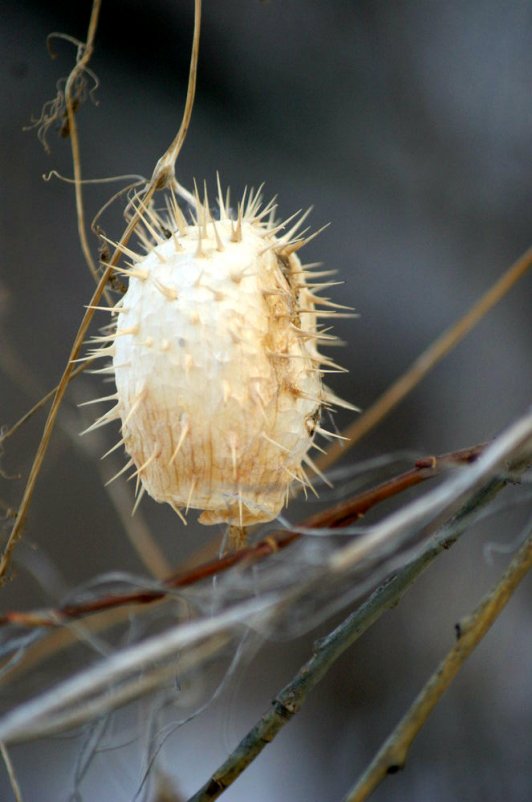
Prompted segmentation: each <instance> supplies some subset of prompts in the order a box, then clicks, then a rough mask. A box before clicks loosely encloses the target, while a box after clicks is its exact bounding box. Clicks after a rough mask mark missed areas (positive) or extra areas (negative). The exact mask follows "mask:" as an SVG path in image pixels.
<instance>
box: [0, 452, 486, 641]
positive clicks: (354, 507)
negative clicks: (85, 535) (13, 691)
mask: <svg viewBox="0 0 532 802" xmlns="http://www.w3.org/2000/svg"><path fill="white" fill-rule="evenodd" d="M482 450H483V446H473V447H471V448H465V449H462V450H460V451H455V452H452V453H449V454H443V455H442V456H440V457H434V456H431V457H424V458H422V459H419V460H417V462H416V463H415V465H414V467H413V468H412V469H411V470H409V471H405V472H404V473H402V474H399V475H398V476H395V477H393V478H392V479H389V480H387V481H386V482H382V483H381V484H379V485H377V486H376V487H373V488H371V489H369V490H365V491H363V492H362V493H359V494H358V495H356V496H354V497H353V498H351V499H349V500H347V501H344V502H342V503H341V504H339V505H337V506H335V507H332V508H330V509H328V510H325V511H324V512H321V513H318V514H317V515H313V516H312V517H310V518H307V519H306V520H305V521H304V522H303V523H302V524H301V527H300V528H301V529H302V530H307V529H320V528H323V529H329V528H330V529H336V528H339V527H342V526H348V525H349V524H350V523H352V522H353V521H356V520H358V519H359V518H360V517H361V516H363V515H364V514H365V513H366V512H368V511H369V510H370V509H371V508H372V507H374V506H376V505H377V504H379V503H382V502H383V501H386V500H387V499H390V498H393V497H394V496H396V495H397V494H399V493H401V492H403V491H405V490H407V489H408V488H411V487H415V486H416V485H417V484H419V483H420V482H423V481H426V480H427V479H431V478H433V477H435V476H437V475H438V474H439V473H441V472H442V471H443V470H445V468H449V467H450V466H452V465H453V464H454V465H459V464H462V465H465V464H469V463H472V462H474V461H475V460H476V459H477V458H478V456H479V455H480V454H481V453H482ZM300 537H301V534H300V532H298V531H294V532H291V531H281V532H273V533H272V534H270V535H269V536H268V537H266V538H264V539H263V540H261V541H259V542H258V543H256V544H254V545H253V546H247V547H244V548H241V549H239V550H238V551H236V552H235V551H233V552H228V553H227V554H225V555H224V556H223V557H220V558H218V559H215V560H210V561H208V562H206V563H202V564H200V565H198V566H195V567H193V568H190V569H187V570H182V571H180V572H179V573H178V574H174V575H173V576H171V577H168V578H167V579H166V580H165V581H164V582H163V583H162V586H161V587H160V588H157V589H152V588H145V589H144V590H138V591H134V592H132V593H128V594H120V595H116V596H112V595H109V596H104V597H102V598H99V599H93V600H91V601H87V602H82V603H80V604H69V605H67V606H64V607H59V608H54V609H51V610H43V609H42V608H41V609H39V610H38V611H29V612H23V611H13V612H7V613H5V614H3V615H2V616H0V626H3V625H6V624H16V625H18V626H27V627H54V628H55V627H58V626H62V625H63V624H64V623H66V622H67V621H69V620H74V619H77V618H80V617H82V616H86V615H91V614H94V613H99V612H102V611H104V610H111V609H113V608H116V607H124V606H127V605H132V604H135V605H137V604H150V603H152V602H155V601H160V600H161V599H163V598H164V597H165V596H166V595H167V594H168V592H170V591H171V590H174V589H177V588H185V587H190V586H191V585H194V584H196V583H197V582H200V581H202V580H205V579H208V578H209V577H212V576H216V575H217V574H220V573H223V572H224V571H228V570H229V569H230V568H232V567H233V566H235V565H239V564H246V563H248V564H249V565H251V564H254V563H256V562H257V561H258V560H262V559H265V558H267V557H269V556H270V555H272V554H276V553H277V552H279V551H281V550H282V549H285V548H286V547H287V546H289V545H290V544H291V543H293V542H294V541H295V540H297V539H298V538H300ZM156 567H157V568H159V567H160V563H159V562H157V563H156Z"/></svg>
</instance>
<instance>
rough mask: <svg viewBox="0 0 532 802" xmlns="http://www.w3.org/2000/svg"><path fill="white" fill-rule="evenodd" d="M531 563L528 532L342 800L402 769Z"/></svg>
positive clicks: (353, 799) (360, 796)
mask: <svg viewBox="0 0 532 802" xmlns="http://www.w3.org/2000/svg"><path fill="white" fill-rule="evenodd" d="M531 566H532V535H529V536H528V538H527V540H526V541H525V543H524V544H523V546H522V547H521V549H520V550H519V552H518V553H517V554H516V556H515V557H514V559H513V560H512V562H511V563H510V565H509V566H508V568H507V570H506V571H505V572H504V574H503V576H502V578H501V579H500V581H499V582H498V583H497V585H496V586H495V587H494V588H493V589H492V590H491V592H490V593H488V594H487V596H485V597H484V599H483V600H482V601H481V603H480V604H479V606H478V607H477V608H476V609H475V610H474V612H473V613H472V614H471V615H470V616H468V617H467V618H465V619H464V620H462V621H461V622H460V624H459V628H458V640H457V642H456V644H455V645H454V646H453V648H452V649H451V650H450V652H449V653H448V654H447V656H446V657H445V659H444V660H443V661H442V662H441V663H440V665H439V666H438V668H437V669H436V671H435V672H434V674H433V675H432V677H431V678H430V679H429V681H428V682H427V684H426V685H425V687H424V688H423V689H422V691H421V692H420V693H419V695H418V697H417V698H416V699H415V701H414V703H413V704H412V706H411V707H410V709H409V710H408V712H407V713H406V715H405V716H404V718H403V719H402V720H401V721H400V722H399V724H398V725H397V727H396V728H395V729H394V731H393V732H392V733H391V735H390V736H389V737H388V738H387V739H386V741H385V742H384V744H383V745H382V747H381V749H380V750H379V751H378V752H377V754H376V755H375V757H374V759H373V760H372V762H371V763H370V765H369V766H368V768H367V769H366V771H365V772H364V774H363V775H362V777H361V778H360V780H359V781H358V783H357V784H356V785H355V786H354V788H352V790H351V791H350V792H349V793H348V795H347V796H346V798H345V802H362V800H364V799H367V798H368V796H369V795H370V794H371V793H372V791H373V790H374V789H375V788H376V787H377V785H379V783H380V782H381V781H382V780H383V779H384V777H386V775H387V774H393V773H395V772H396V771H399V770H400V769H401V768H403V766H404V764H405V762H406V758H407V755H408V752H409V750H410V747H411V745H412V742H413V740H414V738H415V737H416V735H417V734H418V733H419V731H420V730H421V728H422V727H423V725H424V724H425V722H426V721H427V719H428V717H429V716H430V714H431V713H432V711H433V710H434V708H435V707H436V705H437V704H438V702H439V701H440V699H441V697H442V696H443V694H444V693H445V691H446V690H447V688H448V687H449V685H450V684H451V682H452V681H453V679H454V678H455V677H456V675H457V674H458V672H459V671H460V669H461V667H462V665H463V663H464V662H465V660H466V659H467V658H468V657H469V655H470V654H471V652H472V651H473V650H474V649H475V647H476V646H477V645H478V644H479V643H480V641H481V640H482V638H483V637H484V635H485V634H486V632H487V631H488V630H489V629H490V627H491V625H492V624H493V623H494V621H495V620H496V619H497V617H498V616H499V614H500V613H501V612H502V611H503V609H504V608H505V606H506V604H507V602H508V601H509V599H510V597H511V595H512V593H513V592H514V590H515V589H516V588H517V586H518V585H519V583H520V582H521V580H522V579H523V578H524V577H525V575H526V574H527V572H528V570H529V569H530V567H531Z"/></svg>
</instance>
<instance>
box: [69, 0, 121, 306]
mask: <svg viewBox="0 0 532 802" xmlns="http://www.w3.org/2000/svg"><path fill="white" fill-rule="evenodd" d="M100 8H101V0H93V3H92V10H91V16H90V20H89V28H88V31H87V39H86V41H85V43H84V44H83V45H82V46H81V47H80V48H79V49H78V58H77V59H76V64H75V66H74V68H73V69H72V71H71V73H70V75H69V76H68V78H67V82H66V84H65V107H66V113H67V118H68V135H69V139H70V148H71V151H72V166H73V169H74V190H75V196H76V217H77V224H78V236H79V241H80V244H81V250H82V252H83V256H84V258H85V261H86V263H87V267H88V268H89V271H90V273H91V275H92V277H93V279H94V281H95V282H96V283H98V278H99V276H98V268H97V266H96V263H95V261H94V259H93V256H92V254H91V249H90V247H89V243H88V240H87V229H86V225H85V211H84V203H83V184H82V180H81V158H80V150H79V137H78V127H77V124H76V109H75V103H74V101H75V89H76V83H77V81H78V80H79V79H80V78H81V76H82V74H83V72H84V70H85V69H86V68H87V66H88V64H89V62H90V60H91V58H92V54H93V51H94V37H95V36H96V29H97V27H98V18H99V15H100ZM103 295H104V297H105V300H106V302H107V304H108V305H109V306H112V304H113V300H112V298H111V295H110V294H109V292H108V290H107V289H105V290H104V292H103Z"/></svg>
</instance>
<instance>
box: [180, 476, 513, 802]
mask: <svg viewBox="0 0 532 802" xmlns="http://www.w3.org/2000/svg"><path fill="white" fill-rule="evenodd" d="M505 484H506V483H505V482H504V481H503V480H499V479H495V480H493V481H492V482H491V483H490V484H489V485H488V487H487V488H486V489H485V490H483V491H482V493H479V494H477V496H476V497H475V498H474V499H472V500H471V501H470V502H469V503H468V504H467V505H466V507H464V509H463V511H462V512H461V513H460V514H458V515H457V516H456V518H455V519H454V520H453V521H452V522H451V523H450V524H449V525H447V526H446V527H444V529H443V530H442V531H441V532H440V533H439V534H438V535H437V536H436V537H435V538H434V539H433V541H432V542H431V543H430V544H429V546H428V547H427V548H426V549H425V550H424V551H423V552H422V553H421V555H420V556H419V557H417V558H416V559H415V560H413V561H412V562H411V563H409V564H408V565H406V566H405V567H404V568H402V569H401V570H400V571H398V572H397V573H396V574H395V576H393V577H392V578H391V579H389V580H388V581H386V582H384V583H383V584H382V585H381V586H380V587H379V588H377V589H376V590H375V591H374V592H373V593H372V594H371V595H370V596H369V598H368V599H367V600H366V601H365V602H364V603H363V604H362V605H361V606H360V607H358V608H357V609H356V610H355V611H354V612H352V613H351V614H350V615H348V616H347V618H346V619H345V620H344V621H342V622H341V624H339V626H337V627H336V628H335V629H334V630H333V631H332V632H330V633H329V634H328V635H326V636H325V637H324V638H321V639H320V640H319V641H317V642H316V644H315V646H314V651H313V654H312V656H311V658H310V659H309V660H308V661H307V662H306V663H305V664H304V665H303V666H302V667H301V668H300V669H299V671H298V672H297V674H296V675H295V676H294V678H293V679H292V680H291V681H290V682H289V683H288V684H287V685H285V687H284V688H283V689H282V690H281V691H280V692H279V693H278V694H277V696H276V697H275V698H274V699H273V700H272V704H271V708H270V709H269V710H268V711H267V712H266V713H265V714H264V715H263V716H262V718H261V719H260V720H259V721H258V722H257V724H255V726H254V727H253V728H252V729H251V730H250V731H249V732H248V733H247V735H245V736H244V738H243V739H242V740H241V741H240V743H239V744H238V746H237V747H236V749H235V750H234V751H233V752H232V753H231V755H229V757H228V758H227V760H226V761H225V762H224V763H223V764H222V765H221V766H220V767H219V768H218V769H217V770H216V771H215V772H214V774H213V775H212V776H211V777H210V779H209V780H208V781H207V782H206V783H205V785H203V786H202V787H201V788H200V790H199V791H198V792H197V793H196V794H194V796H192V797H190V799H189V800H188V802H211V801H212V800H214V799H217V798H218V797H219V796H221V794H222V793H223V792H224V791H225V790H226V789H227V788H228V787H229V786H230V785H231V784H232V783H234V782H235V780H237V779H238V777H239V776H240V775H241V774H242V772H244V771H245V770H246V768H247V767H248V766H249V765H250V764H251V763H252V762H253V761H254V760H255V758H256V757H258V755H259V754H260V753H261V752H262V750H263V749H264V747H266V746H267V745H268V744H269V743H271V741H272V740H273V739H274V738H275V736H276V735H277V734H278V733H279V731H280V730H281V729H282V728H283V727H284V726H285V724H287V723H288V722H289V721H290V719H291V718H292V717H293V716H294V715H295V714H296V713H297V712H298V711H299V710H300V709H301V707H302V705H303V704H304V702H305V701H306V699H307V696H308V694H309V693H310V691H312V690H313V689H314V688H315V687H316V685H318V683H319V682H320V681H321V680H322V679H323V678H324V676H325V675H326V674H327V672H328V671H329V669H330V668H331V667H332V666H333V665H334V663H335V662H336V660H338V658H339V657H340V656H341V655H342V654H343V653H344V652H345V651H346V650H347V649H348V648H349V647H350V646H352V645H353V644H354V643H355V642H356V641H357V640H358V639H359V638H360V637H361V636H362V635H363V634H364V633H365V632H366V631H367V630H368V629H369V628H370V627H371V626H372V625H373V624H374V623H375V622H376V621H378V620H379V618H380V617H381V616H382V615H383V614H384V613H385V612H387V611H388V610H390V609H392V608H394V607H396V605H397V604H398V603H399V602H400V601H401V599H402V597H403V595H404V594H405V593H406V591H407V590H408V589H409V588H410V587H411V586H412V585H413V583H414V582H415V581H416V579H417V578H418V577H419V576H420V574H422V573H423V571H425V570H426V569H427V568H428V567H429V566H430V565H431V564H432V563H433V562H434V560H435V559H436V558H437V557H438V555H439V554H441V553H442V551H444V550H448V549H449V548H450V547H451V546H452V545H453V544H454V543H455V542H456V540H457V539H458V538H459V537H460V536H461V535H462V534H463V532H464V531H465V529H466V527H467V519H468V517H469V515H470V513H471V510H472V508H474V507H481V506H484V505H485V504H487V503H488V502H489V501H491V500H492V499H493V498H494V497H495V496H496V495H497V493H498V492H499V491H500V490H502V489H503V487H504V486H505ZM462 519H463V520H462Z"/></svg>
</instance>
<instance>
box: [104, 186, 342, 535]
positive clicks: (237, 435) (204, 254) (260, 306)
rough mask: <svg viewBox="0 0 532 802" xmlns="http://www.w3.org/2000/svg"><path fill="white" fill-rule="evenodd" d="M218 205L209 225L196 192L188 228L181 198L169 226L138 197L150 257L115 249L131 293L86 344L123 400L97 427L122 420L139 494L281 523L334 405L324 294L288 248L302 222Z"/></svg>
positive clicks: (208, 516)
mask: <svg viewBox="0 0 532 802" xmlns="http://www.w3.org/2000/svg"><path fill="white" fill-rule="evenodd" d="M218 202H219V206H220V213H219V216H218V219H216V220H215V219H214V217H213V216H212V214H211V212H210V211H209V207H208V202H207V199H206V198H205V201H204V202H203V203H201V202H200V200H199V197H197V193H196V214H195V219H194V221H193V222H192V223H191V224H189V223H187V222H186V220H185V217H184V215H183V213H182V212H181V210H180V208H179V206H178V204H177V203H176V202H175V199H172V202H171V203H170V204H169V216H168V219H166V218H165V219H164V220H163V219H162V218H161V217H160V216H159V215H158V214H156V213H155V212H154V211H152V210H151V209H147V208H145V207H142V204H141V201H138V203H139V204H141V205H140V210H141V212H142V228H143V229H144V234H143V235H142V236H143V238H144V245H145V247H146V250H147V253H146V255H145V256H142V257H141V256H137V255H136V254H134V253H133V252H131V251H129V249H126V248H124V249H123V250H124V252H125V253H126V254H127V255H128V256H129V257H130V258H132V259H133V263H132V264H131V266H130V267H129V268H128V269H127V270H122V271H121V272H123V273H124V274H126V275H127V276H128V277H129V287H128V289H127V292H126V293H125V295H124V296H123V298H122V299H121V300H120V302H119V303H118V304H117V306H116V307H115V310H114V311H115V312H116V313H117V320H116V326H114V327H113V330H112V332H111V334H110V335H109V336H108V337H103V338H99V339H100V340H101V341H102V342H103V346H101V347H100V348H99V349H98V350H96V351H95V352H93V353H96V355H103V356H111V357H112V368H111V370H112V372H113V373H114V375H115V381H116V388H117V393H116V395H114V396H112V397H111V398H113V399H116V402H117V403H116V406H115V407H114V408H113V409H112V410H111V411H110V412H109V413H107V414H106V415H104V416H103V417H102V418H100V420H99V421H97V422H96V424H94V425H93V426H98V425H101V424H103V423H106V422H107V421H108V420H112V419H115V418H117V417H118V418H120V420H121V423H122V428H121V432H122V440H121V441H120V443H123V444H124V446H125V450H126V452H127V453H128V455H129V457H130V462H129V463H128V465H127V467H130V466H134V469H135V470H134V473H133V476H136V478H137V489H139V488H142V492H143V491H144V490H147V492H148V493H149V494H150V495H151V496H152V497H153V498H154V499H156V500H157V501H165V502H168V503H169V504H170V505H171V506H172V507H173V508H174V509H175V510H176V512H178V514H180V515H181V517H183V514H182V510H184V511H185V513H186V511H188V509H189V508H196V509H200V510H203V512H202V514H201V516H200V519H199V520H200V521H201V522H202V523H204V524H214V523H218V522H227V523H229V524H232V525H234V526H240V527H243V526H246V525H249V524H253V523H257V522H260V521H269V520H271V519H273V518H275V516H276V515H278V513H279V512H280V510H281V509H282V507H283V505H284V503H285V501H286V499H287V496H288V492H289V488H290V486H291V484H292V483H293V482H294V481H299V482H301V483H303V485H305V486H308V485H310V483H309V480H308V478H307V475H306V473H305V471H304V468H303V466H302V463H304V462H306V463H307V464H309V465H310V466H312V467H314V466H313V463H312V460H311V459H310V457H309V456H308V451H309V449H310V448H311V446H312V443H313V438H314V436H315V433H316V431H323V430H321V429H320V427H319V418H320V409H321V407H322V405H324V404H325V405H330V404H331V403H338V399H336V398H335V397H334V396H333V395H332V394H331V393H330V392H329V391H328V390H327V389H326V388H325V387H324V386H323V383H322V379H321V371H322V366H323V364H324V363H325V364H327V365H332V363H330V362H329V360H327V359H325V357H323V356H322V355H321V354H320V353H319V352H318V349H317V344H318V342H319V340H320V339H321V338H322V337H326V335H322V334H320V333H319V332H318V329H317V323H316V317H317V314H318V313H317V311H316V308H315V306H316V303H328V302H327V300H326V299H321V298H320V297H319V296H316V295H315V285H313V287H312V289H311V288H310V287H309V286H308V283H307V273H306V271H305V270H304V269H303V267H302V265H301V263H300V261H299V258H298V256H297V253H296V252H297V251H298V250H299V248H300V247H301V246H302V245H303V244H305V239H304V235H300V236H299V237H297V234H296V232H297V231H298V229H299V227H300V225H301V223H302V221H303V219H304V216H303V217H302V218H300V219H299V221H298V222H297V223H296V224H295V225H294V226H293V227H292V229H290V230H289V231H286V230H285V229H286V224H285V225H282V226H276V225H275V224H274V222H273V214H274V210H275V207H274V206H273V204H270V205H269V206H267V207H265V208H263V209H261V205H260V196H259V194H258V193H256V194H255V195H253V194H252V195H251V196H250V198H249V200H248V201H247V203H246V202H245V201H244V199H243V201H242V203H241V204H240V205H239V207H238V214H237V215H236V216H235V218H234V219H233V218H232V216H231V214H230V212H229V209H228V208H227V207H226V205H225V203H224V200H223V197H222V194H221V192H219V198H218ZM330 305H331V306H334V305H333V304H330ZM324 314H325V315H327V316H328V315H331V314H333V313H332V312H325V313H324ZM97 339H98V338H97ZM331 339H332V338H331ZM341 403H342V404H343V402H341ZM344 405H345V406H348V407H350V405H349V404H344ZM91 428H93V427H91ZM127 467H126V469H127ZM126 469H124V470H126ZM140 495H142V493H141V494H140Z"/></svg>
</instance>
